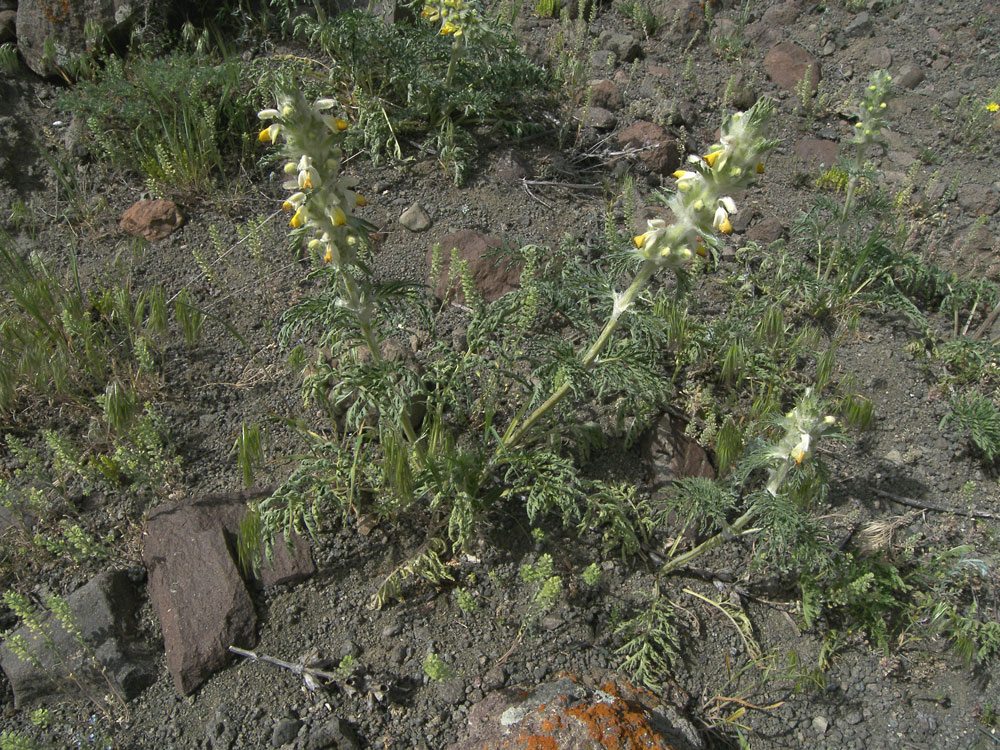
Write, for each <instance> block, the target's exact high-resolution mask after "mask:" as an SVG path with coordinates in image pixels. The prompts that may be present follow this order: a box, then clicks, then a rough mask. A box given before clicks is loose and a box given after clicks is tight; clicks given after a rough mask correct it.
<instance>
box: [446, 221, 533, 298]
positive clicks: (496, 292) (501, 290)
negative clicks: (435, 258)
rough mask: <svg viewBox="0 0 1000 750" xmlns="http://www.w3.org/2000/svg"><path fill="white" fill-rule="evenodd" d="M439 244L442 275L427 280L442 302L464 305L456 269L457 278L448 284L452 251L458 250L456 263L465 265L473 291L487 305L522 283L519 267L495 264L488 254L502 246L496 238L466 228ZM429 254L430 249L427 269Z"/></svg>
mask: <svg viewBox="0 0 1000 750" xmlns="http://www.w3.org/2000/svg"><path fill="white" fill-rule="evenodd" d="M438 244H439V245H440V246H441V252H442V253H443V258H444V263H443V265H442V268H441V274H440V276H438V278H436V279H433V278H428V280H427V281H428V284H429V285H430V287H431V288H432V289H433V290H434V296H435V297H437V298H438V299H440V300H442V301H444V300H454V301H455V302H458V303H460V304H465V292H463V291H462V284H461V279H460V278H458V276H459V275H460V274H459V273H458V272H457V269H456V272H455V274H454V275H455V277H456V278H455V279H454V281H453V282H452V283H450V284H449V281H451V277H452V271H451V262H452V249H455V250H457V251H458V259H459V261H464V262H465V264H466V268H467V270H468V273H469V274H471V276H472V280H473V281H474V282H475V285H476V289H477V290H478V291H479V294H481V295H482V297H483V299H484V300H486V301H487V302H494V301H496V300H498V299H500V297H502V296H503V295H505V294H506V293H507V292H509V291H512V290H514V289H517V288H518V286H519V285H520V283H521V269H520V267H519V266H517V265H515V264H510V263H504V262H503V261H502V260H501V261H498V260H497V258H495V257H493V256H492V255H491V251H493V250H495V249H496V248H498V247H502V245H503V242H502V241H501V240H499V239H497V238H496V237H490V236H488V235H485V234H480V233H479V232H475V231H473V230H471V229H465V230H462V231H461V232H455V233H454V234H449V235H447V236H445V237H442V238H441V241H440V242H439V243H438ZM432 254H433V250H428V251H427V267H428V268H430V267H431V258H432Z"/></svg>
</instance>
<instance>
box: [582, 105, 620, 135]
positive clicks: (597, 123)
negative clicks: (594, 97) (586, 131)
mask: <svg viewBox="0 0 1000 750" xmlns="http://www.w3.org/2000/svg"><path fill="white" fill-rule="evenodd" d="M576 118H577V119H578V120H581V121H582V122H583V124H584V126H585V127H588V128H594V129H596V130H611V129H612V128H614V126H615V125H617V124H618V118H617V117H615V115H614V113H613V112H611V111H609V110H607V109H604V107H586V108H581V109H578V110H577V111H576Z"/></svg>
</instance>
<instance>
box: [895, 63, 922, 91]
mask: <svg viewBox="0 0 1000 750" xmlns="http://www.w3.org/2000/svg"><path fill="white" fill-rule="evenodd" d="M892 80H893V83H895V84H896V85H897V86H899V87H900V88H904V89H915V88H916V87H917V86H919V85H920V83H921V82H922V81H923V80H924V72H923V71H922V70H921V69H920V68H918V67H917V66H916V65H909V64H908V65H904V66H902V67H901V68H900V69H899V72H898V73H897V74H896V75H894V76H893V77H892Z"/></svg>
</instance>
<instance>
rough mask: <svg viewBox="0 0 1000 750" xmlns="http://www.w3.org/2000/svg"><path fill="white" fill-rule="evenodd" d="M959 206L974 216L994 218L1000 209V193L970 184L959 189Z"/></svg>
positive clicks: (986, 187)
mask: <svg viewBox="0 0 1000 750" xmlns="http://www.w3.org/2000/svg"><path fill="white" fill-rule="evenodd" d="M958 205H960V206H961V207H962V208H963V209H965V210H966V211H968V212H969V213H970V214H972V215H979V214H982V215H985V216H992V215H993V214H995V213H996V212H997V209H1000V191H997V190H996V189H993V188H991V187H990V186H989V185H982V184H978V183H975V182H970V183H967V184H965V185H962V186H961V187H959V189H958Z"/></svg>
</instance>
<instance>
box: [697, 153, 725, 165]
mask: <svg viewBox="0 0 1000 750" xmlns="http://www.w3.org/2000/svg"><path fill="white" fill-rule="evenodd" d="M720 156H722V152H721V151H713V152H712V153H710V154H705V156H704V157H702V158H704V159H705V161H707V162H708V166H710V167H714V166H715V162H716V160H717V159H718V158H719V157H720Z"/></svg>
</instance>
